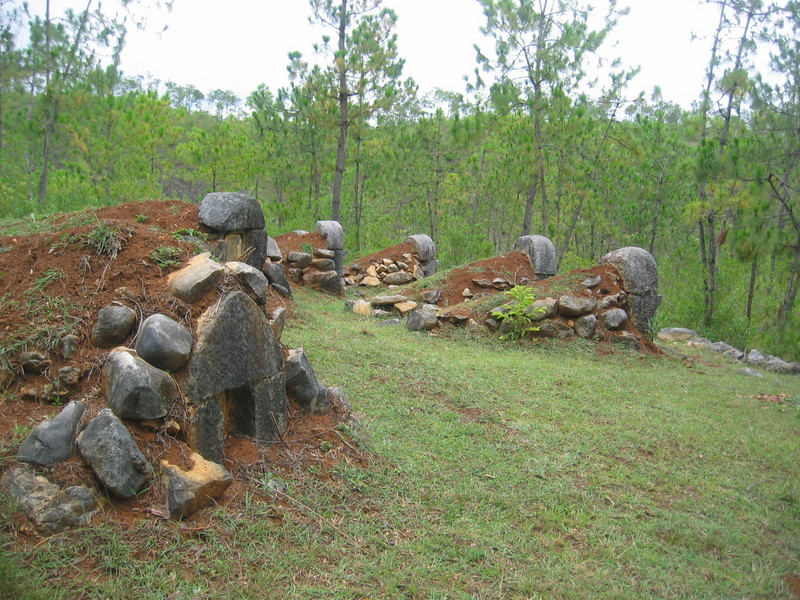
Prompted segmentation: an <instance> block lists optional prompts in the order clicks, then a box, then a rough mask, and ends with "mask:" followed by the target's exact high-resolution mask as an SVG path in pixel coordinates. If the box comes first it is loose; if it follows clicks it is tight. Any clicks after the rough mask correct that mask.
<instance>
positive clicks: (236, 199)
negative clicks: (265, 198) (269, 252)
mask: <svg viewBox="0 0 800 600" xmlns="http://www.w3.org/2000/svg"><path fill="white" fill-rule="evenodd" d="M198 218H199V220H200V223H201V224H203V225H205V226H206V227H210V228H211V229H214V230H216V231H225V232H227V231H243V230H246V229H264V227H265V225H266V221H265V219H264V210H263V209H262V208H261V205H260V204H259V203H258V200H256V199H255V198H251V197H250V196H247V195H245V194H236V193H232V192H212V193H210V194H207V195H206V197H205V198H203V201H202V202H201V203H200V214H199V215H198Z"/></svg>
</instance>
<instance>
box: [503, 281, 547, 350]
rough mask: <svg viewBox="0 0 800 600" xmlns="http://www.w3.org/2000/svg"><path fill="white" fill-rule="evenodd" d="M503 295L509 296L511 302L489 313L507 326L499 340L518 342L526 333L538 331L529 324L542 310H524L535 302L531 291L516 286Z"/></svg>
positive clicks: (530, 289)
mask: <svg viewBox="0 0 800 600" xmlns="http://www.w3.org/2000/svg"><path fill="white" fill-rule="evenodd" d="M503 294H505V295H506V296H509V297H510V298H511V300H512V301H511V302H510V303H508V304H504V305H503V306H501V307H500V308H497V309H495V310H493V311H492V313H491V314H492V316H493V317H494V318H495V319H498V320H499V321H501V322H502V323H505V324H506V325H507V329H508V331H507V332H506V333H504V334H503V335H501V336H500V339H503V340H518V339H521V338H523V337H525V334H526V333H529V332H533V331H539V328H538V327H536V326H533V325H531V324H530V323H531V316H535V315H536V314H537V313H538V312H541V311H542V310H544V309H542V308H539V309H537V310H536V311H533V313H530V312H526V309H527V308H528V307H529V306H530V305H531V304H533V303H534V301H535V300H536V295H535V294H534V293H533V289H532V288H530V287H528V286H527V285H518V286H515V287H513V288H511V289H510V290H507V291H505V292H503Z"/></svg>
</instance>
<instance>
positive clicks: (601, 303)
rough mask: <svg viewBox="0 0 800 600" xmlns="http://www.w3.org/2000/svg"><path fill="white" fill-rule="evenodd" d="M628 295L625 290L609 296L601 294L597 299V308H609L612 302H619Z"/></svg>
mask: <svg viewBox="0 0 800 600" xmlns="http://www.w3.org/2000/svg"><path fill="white" fill-rule="evenodd" d="M627 297H628V294H627V293H626V292H625V291H621V292H619V293H617V294H611V295H609V296H603V297H602V298H600V299H599V300H598V301H597V310H605V309H607V308H609V307H610V306H611V305H612V304H619V303H621V302H623V301H624V300H625V298H627Z"/></svg>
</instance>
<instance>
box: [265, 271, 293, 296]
mask: <svg viewBox="0 0 800 600" xmlns="http://www.w3.org/2000/svg"><path fill="white" fill-rule="evenodd" d="M264 274H265V275H266V276H267V280H268V281H269V282H270V283H271V284H272V285H273V286H276V289H277V286H280V287H282V288H284V289H285V290H286V294H281V295H282V296H283V297H284V298H291V297H292V286H291V285H289V280H288V279H287V278H286V271H285V270H284V268H283V265H281V264H279V263H269V264H268V265H264Z"/></svg>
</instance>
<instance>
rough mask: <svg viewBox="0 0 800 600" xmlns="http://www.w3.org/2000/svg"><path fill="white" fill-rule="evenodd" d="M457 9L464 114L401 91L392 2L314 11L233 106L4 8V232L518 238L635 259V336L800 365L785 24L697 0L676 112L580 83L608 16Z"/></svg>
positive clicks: (92, 9)
mask: <svg viewBox="0 0 800 600" xmlns="http://www.w3.org/2000/svg"><path fill="white" fill-rule="evenodd" d="M132 1H135V0H129V1H128V2H124V4H130V3H131V2H132ZM141 1H142V2H144V0H141ZM474 1H476V2H479V3H480V5H481V6H482V8H483V11H484V15H485V23H484V33H485V37H484V40H488V41H490V42H491V47H486V48H478V49H477V50H478V52H477V61H476V70H475V74H474V76H473V77H472V78H471V80H470V81H469V84H468V86H467V89H466V90H465V93H464V94H462V93H457V92H454V91H450V90H439V91H436V92H435V93H430V94H426V95H421V94H420V93H419V92H418V90H417V86H416V85H415V84H414V82H413V80H411V79H410V78H408V77H406V75H405V74H404V73H403V67H404V63H403V58H402V49H401V48H400V47H399V46H398V43H397V36H396V32H395V27H396V15H395V13H394V12H393V10H392V9H391V7H390V5H391V4H392V0H310V2H309V16H310V18H311V19H312V21H313V22H315V23H317V24H319V25H321V26H323V27H324V28H325V29H326V31H327V32H328V33H327V34H326V36H325V37H324V38H323V39H321V40H320V41H319V44H318V45H317V47H316V50H317V55H316V56H315V57H313V58H314V60H311V61H308V60H306V58H305V57H304V56H303V55H301V54H300V53H299V52H296V51H292V49H291V48H287V53H288V57H287V66H288V68H289V69H290V73H291V77H292V79H291V81H292V83H291V84H290V85H289V86H287V87H286V88H281V89H276V90H271V89H269V88H268V87H266V86H264V85H262V86H259V87H258V89H256V90H254V91H253V92H252V93H251V94H250V95H249V96H248V97H247V98H246V99H240V98H237V97H236V96H235V94H233V93H232V92H229V91H226V90H219V89H217V90H211V91H207V92H203V91H201V90H199V89H197V88H196V87H194V86H192V85H182V84H176V83H174V82H159V81H153V80H145V79H144V78H142V77H131V76H128V75H127V74H124V73H123V72H122V71H121V70H120V68H119V56H120V54H119V53H120V51H124V50H123V43H122V42H123V41H124V32H125V28H124V26H123V25H122V24H121V23H119V22H117V21H115V20H114V19H112V18H110V17H109V16H108V15H107V14H104V13H102V12H100V8H99V3H96V2H92V1H91V0H88V1H87V2H86V9H85V10H81V11H68V12H66V13H65V14H59V15H51V14H49V10H48V11H47V13H46V14H44V15H30V14H28V13H27V12H26V8H25V7H24V5H22V4H20V3H18V2H13V1H11V0H0V217H10V218H17V219H24V218H30V215H32V214H33V215H42V214H48V213H53V212H62V211H69V210H75V209H79V208H84V207H87V206H101V205H107V204H115V203H120V202H127V201H137V200H149V199H161V198H170V199H175V198H177V199H184V200H188V201H191V202H198V201H199V200H201V199H202V198H203V196H204V195H205V194H206V193H208V192H211V191H240V192H246V193H249V194H251V195H253V196H254V197H256V198H257V199H259V200H260V201H261V202H262V204H263V206H264V208H265V212H266V214H267V218H268V231H269V232H270V233H271V234H274V235H277V234H279V233H283V232H285V231H290V230H293V229H297V228H303V229H308V228H310V227H312V226H313V223H314V221H315V220H317V219H330V218H334V219H338V220H340V221H341V223H342V225H343V227H344V229H345V232H346V234H347V246H348V249H349V251H350V254H351V256H357V255H359V254H361V255H363V254H365V253H368V252H371V251H375V250H377V249H379V248H382V247H386V246H390V245H394V244H396V243H398V241H400V240H402V238H403V236H404V235H405V234H406V233H427V234H429V235H431V237H432V238H433V239H434V240H435V241H436V242H437V244H438V246H439V248H440V258H441V259H442V261H443V263H444V266H445V267H451V266H456V265H459V264H465V263H467V262H471V261H473V260H476V259H480V258H486V257H488V256H491V255H494V254H498V253H503V252H507V251H508V250H509V249H510V247H511V245H512V244H513V242H514V240H515V239H516V238H517V237H518V236H520V235H522V234H527V233H536V234H542V235H546V236H548V237H549V238H551V239H552V240H553V242H554V243H555V245H556V247H557V249H558V253H559V259H560V261H561V265H562V270H563V269H568V268H574V267H585V266H590V265H592V264H594V261H596V260H597V258H598V257H599V256H602V255H603V254H604V253H605V252H607V251H609V250H612V249H615V248H618V247H621V246H628V245H635V246H641V247H643V248H646V249H648V250H650V251H651V252H652V253H653V254H654V255H655V257H656V259H657V261H658V263H659V272H660V274H661V283H662V289H663V292H664V294H665V295H666V299H665V304H664V307H663V309H662V310H661V312H660V314H659V317H658V320H659V322H658V323H655V324H654V327H655V326H662V325H667V324H668V325H674V326H689V327H694V328H696V329H698V330H700V331H701V332H702V333H704V334H706V335H707V336H709V337H715V338H716V339H724V340H725V341H728V342H729V343H735V344H738V345H739V346H741V347H743V346H747V347H752V346H753V345H757V346H758V347H759V349H761V350H762V351H769V352H774V353H778V354H781V355H782V356H783V357H784V358H787V359H794V360H798V359H800V316H798V314H797V313H798V311H797V310H796V308H795V301H796V296H797V292H798V287H800V189H799V188H798V186H799V185H800V42H799V41H798V40H800V2H798V1H795V0H782V1H780V2H777V3H770V2H767V1H765V0H698V2H700V1H704V2H705V3H709V4H713V5H714V7H715V8H716V10H717V11H718V15H719V19H718V24H717V27H716V30H714V31H708V32H705V33H706V34H707V36H708V38H709V39H711V40H712V41H713V43H712V44H711V52H710V54H709V56H708V57H707V70H706V77H705V79H704V80H703V81H698V82H697V85H698V101H697V102H696V103H695V105H694V106H693V107H692V108H691V109H690V110H686V109H683V108H681V107H680V106H677V105H675V104H671V103H669V102H666V101H664V100H663V98H662V97H661V95H660V93H659V92H658V90H655V91H654V92H653V93H652V94H651V95H650V96H648V97H646V96H642V95H640V96H638V97H636V96H634V95H632V94H631V93H630V91H629V90H628V85H629V82H630V81H631V78H632V77H633V76H634V75H635V71H634V70H632V69H630V68H629V67H626V65H622V64H608V65H605V68H604V69H603V71H602V72H603V73H606V75H604V76H603V77H601V78H600V79H598V81H596V82H590V81H589V76H588V75H587V73H589V72H593V71H592V70H591V69H590V64H591V61H593V60H596V57H597V56H598V53H597V50H598V48H600V47H601V46H602V44H603V43H604V42H605V39H606V36H607V34H608V33H609V31H611V30H612V29H613V27H614V26H615V25H616V23H617V22H618V20H619V19H624V18H625V16H624V13H625V11H624V10H622V9H620V8H619V7H618V6H617V4H616V1H615V0H610V1H609V2H603V3H602V4H603V7H604V10H606V9H607V14H606V15H605V19H604V20H602V22H599V23H598V21H597V19H596V18H594V17H593V18H592V19H590V18H589V10H588V8H589V2H588V1H587V0H474ZM49 5H50V3H49V2H47V6H48V7H49ZM756 52H759V53H761V55H762V56H764V55H769V56H770V70H771V72H770V73H769V77H763V76H764V75H765V74H764V73H760V72H758V71H757V70H756V69H755V67H754V66H753V64H754V63H753V57H754V56H755V54H756ZM667 321H669V322H668V323H667Z"/></svg>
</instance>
